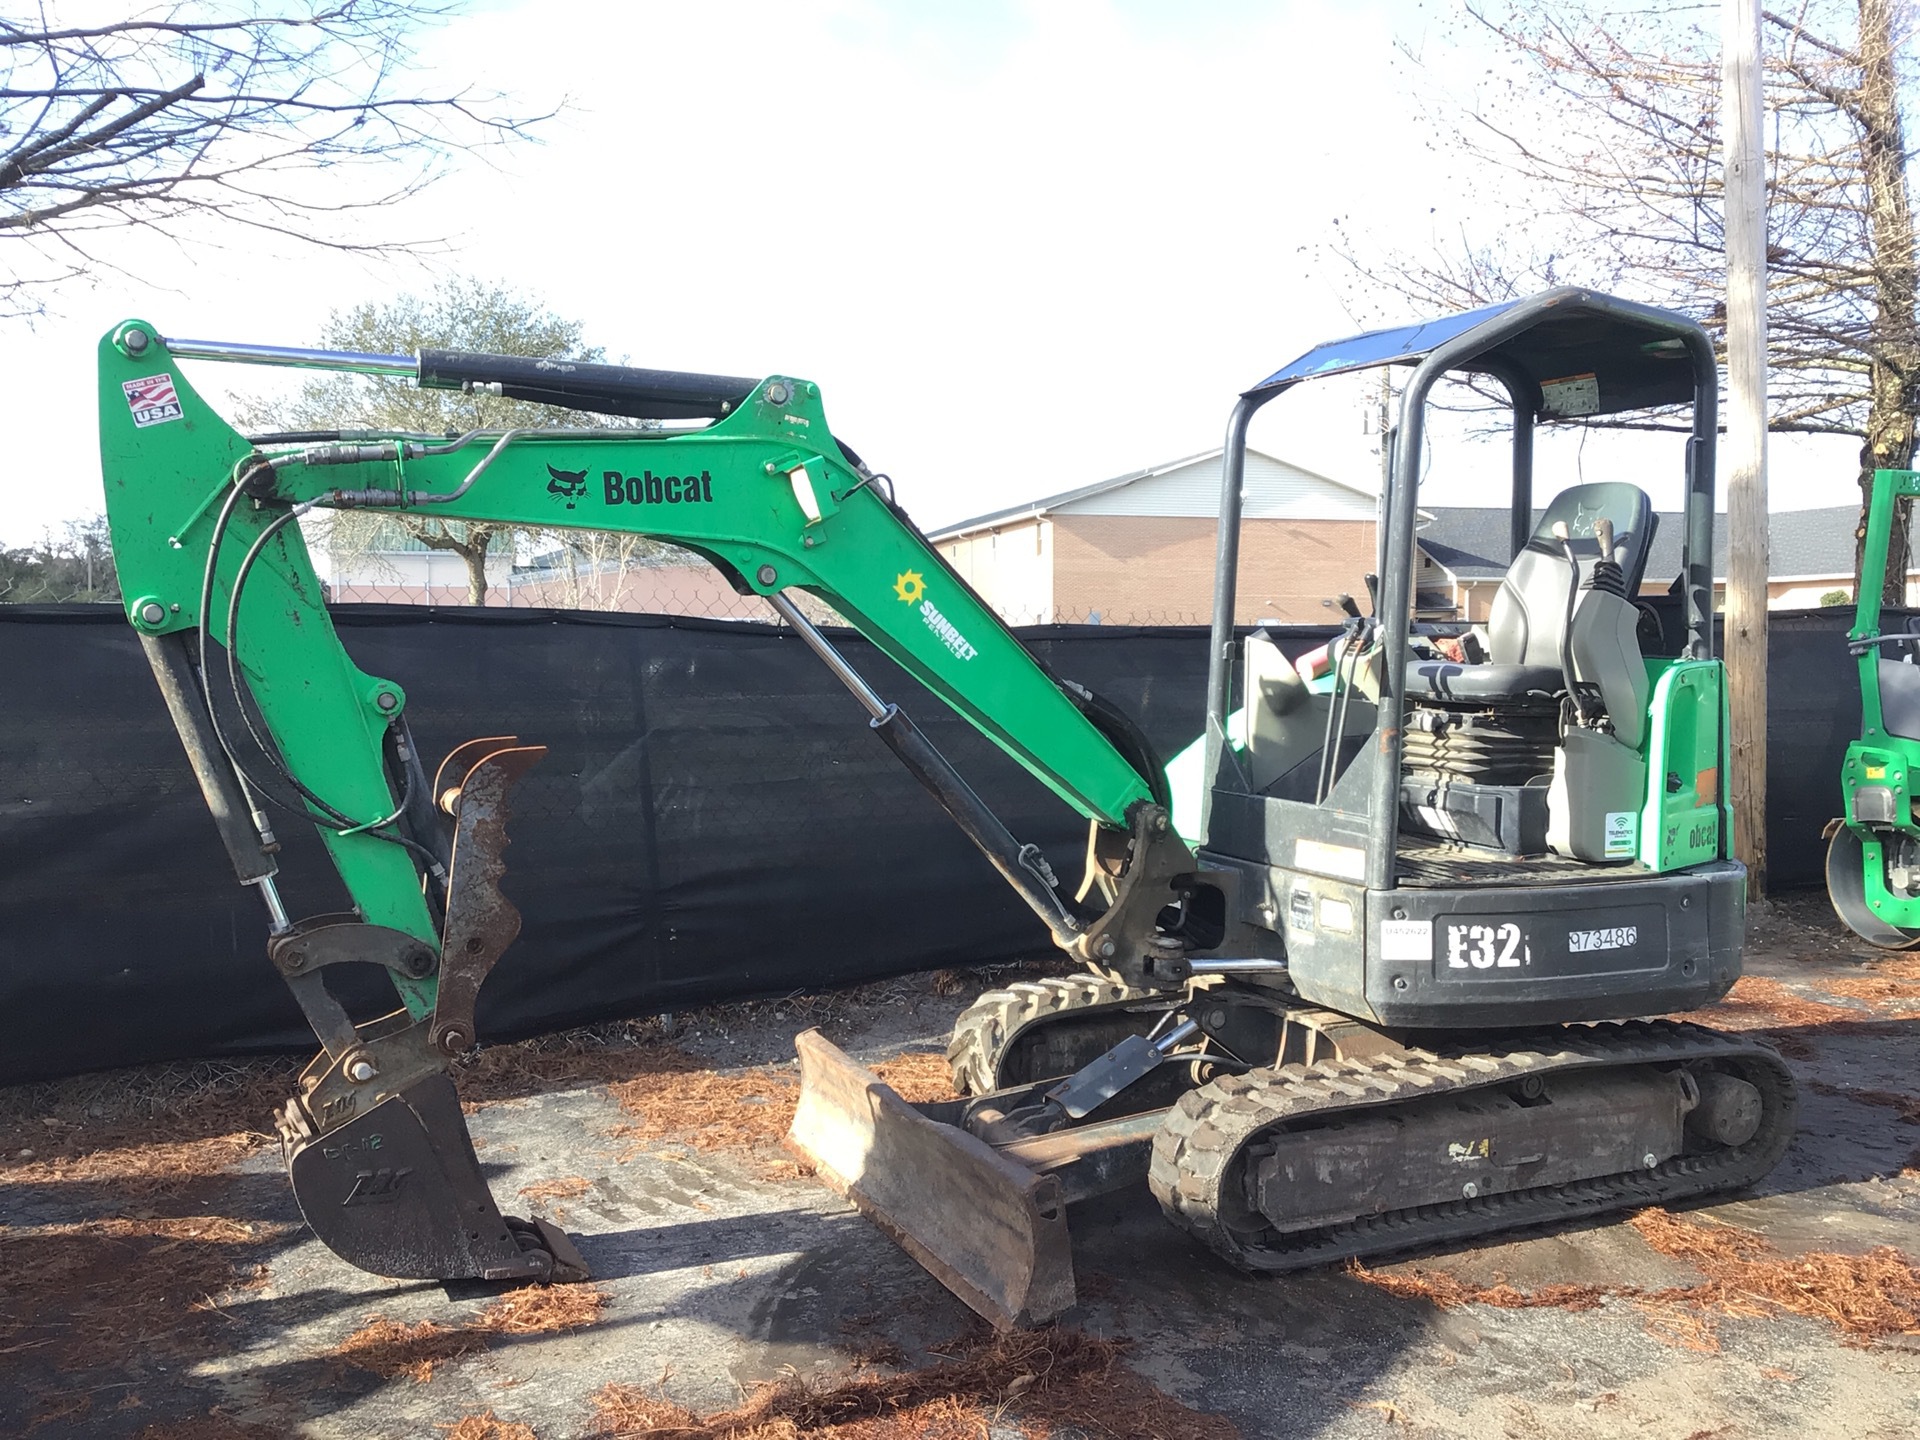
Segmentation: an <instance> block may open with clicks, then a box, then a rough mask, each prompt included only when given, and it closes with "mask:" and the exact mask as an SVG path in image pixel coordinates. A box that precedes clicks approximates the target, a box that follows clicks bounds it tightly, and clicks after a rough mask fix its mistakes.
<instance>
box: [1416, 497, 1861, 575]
mask: <svg viewBox="0 0 1920 1440" xmlns="http://www.w3.org/2000/svg"><path fill="white" fill-rule="evenodd" d="M1429 511H1430V513H1431V514H1432V516H1433V519H1432V521H1431V522H1430V523H1429V524H1428V525H1427V526H1425V528H1423V529H1422V530H1421V531H1420V532H1419V534H1418V535H1417V536H1416V537H1415V538H1416V539H1417V540H1418V541H1419V544H1420V548H1421V549H1423V550H1425V551H1426V552H1427V554H1428V555H1430V556H1432V557H1433V559H1434V561H1435V562H1436V563H1438V564H1440V565H1444V566H1445V567H1446V568H1447V569H1448V570H1449V571H1451V572H1452V574H1453V576H1454V578H1455V579H1456V580H1497V579H1499V578H1500V577H1501V576H1503V575H1505V574H1506V573H1507V543H1508V540H1507V517H1508V514H1509V512H1508V510H1507V507H1506V506H1504V505H1435V506H1431V507H1429ZM1543 513H1544V512H1543V511H1542V510H1541V509H1539V508H1538V507H1536V508H1535V510H1534V512H1533V518H1534V520H1535V522H1536V523H1537V522H1538V521H1539V519H1540V516H1541V515H1542V514H1543ZM1659 521H1660V523H1659V526H1658V528H1657V529H1656V530H1655V531H1654V536H1653V553H1652V554H1651V555H1649V556H1648V557H1647V569H1646V575H1647V578H1648V579H1649V580H1654V579H1657V578H1659V577H1661V576H1668V575H1678V574H1679V573H1680V548H1681V545H1680V542H1681V536H1682V535H1683V534H1684V533H1685V524H1686V520H1685V517H1684V516H1683V515H1682V514H1681V513H1680V512H1679V511H1677V510H1662V511H1660V512H1659ZM1859 523H1860V507H1859V506H1858V505H1827V506H1822V507H1820V508H1819V509H1814V510H1776V511H1774V512H1773V513H1772V514H1771V515H1769V516H1768V517H1767V555H1768V567H1767V568H1768V570H1769V571H1770V572H1771V575H1772V578H1773V579H1776V580H1787V579H1793V578H1797V577H1801V576H1806V577H1819V578H1826V577H1830V576H1831V577H1840V578H1845V577H1850V576H1851V575H1852V574H1853V532H1854V527H1855V526H1857V525H1858V524H1859ZM1726 562H1727V519H1726V516H1725V515H1724V514H1719V515H1715V516H1714V523H1713V573H1714V576H1715V578H1716V579H1718V578H1723V577H1724V576H1725V575H1726V573H1727V563H1726Z"/></svg>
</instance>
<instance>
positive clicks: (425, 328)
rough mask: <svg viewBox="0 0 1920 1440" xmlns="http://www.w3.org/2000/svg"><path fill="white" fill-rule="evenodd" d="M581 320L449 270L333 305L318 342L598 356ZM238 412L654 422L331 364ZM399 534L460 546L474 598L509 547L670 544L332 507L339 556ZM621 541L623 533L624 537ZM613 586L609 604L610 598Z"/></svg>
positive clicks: (292, 418)
mask: <svg viewBox="0 0 1920 1440" xmlns="http://www.w3.org/2000/svg"><path fill="white" fill-rule="evenodd" d="M583 335H584V327H583V326H582V324H581V322H580V321H578V320H564V319H562V318H560V317H559V316H557V315H555V314H553V313H552V312H551V311H549V310H547V309H546V308H545V307H544V306H542V305H541V304H540V303H539V302H538V301H537V300H534V299H532V298H530V297H528V296H526V295H522V294H520V293H518V292H516V291H514V290H511V289H509V288H508V287H506V286H504V285H498V284H492V283H488V282H485V281H479V280H450V281H447V282H445V283H443V284H441V285H439V286H438V287H436V288H435V289H434V290H433V291H431V292H430V293H428V294H426V295H402V296H400V297H398V298H397V299H395V300H393V301H391V302H389V303H386V304H373V303H369V304H365V305H360V306H357V307H356V308H354V309H352V310H348V311H342V312H337V313H335V314H334V315H333V316H332V318H330V319H329V320H328V321H327V323H326V325H325V326H324V327H323V328H322V330H321V334H320V337H319V343H320V345H321V346H322V347H324V348H326V349H329V350H355V351H362V352H370V353H374V354H399V355H410V354H413V353H414V352H416V351H419V350H423V349H432V348H441V349H449V350H466V351H478V352H483V353H487V354H493V355H524V356H530V357H537V358H546V359H563V358H564V359H568V360H585V361H599V360H604V359H605V358H606V356H605V352H604V351H603V350H602V349H600V348H599V347H597V346H589V345H587V344H586V343H585V342H584V339H583ZM239 419H240V421H241V424H242V425H243V426H244V427H246V428H248V429H253V430H334V429H342V428H353V429H370V430H398V431H411V432H417V433H426V434H442V433H445V434H456V435H457V434H465V433H466V432H467V431H469V430H506V429H510V428H513V427H515V426H546V427H551V428H560V429H566V428H579V427H582V426H596V427H619V426H632V427H635V428H644V426H645V423H646V422H642V421H636V420H630V419H626V418H623V417H617V416H596V415H587V414H584V413H582V412H580V411H577V410H565V409H558V408H556V407H553V406H550V405H535V404H532V403H530V402H528V401H524V400H506V399H500V398H497V397H494V396H489V395H485V394H477V393H467V392H465V391H459V390H423V389H420V388H418V387H417V386H414V385H412V384H410V383H408V382H406V381H401V380H395V379H389V378H384V377H375V376H366V375H324V376H316V377H315V378H313V379H311V380H309V381H307V382H306V384H305V385H303V386H302V387H301V389H300V392H299V394H298V395H296V396H294V397H292V398H290V399H287V400H283V401H274V402H269V403H266V404H259V405H254V406H250V407H243V408H242V410H241V413H240V416H239ZM396 535H405V536H409V537H411V538H412V539H414V540H416V541H418V542H419V543H420V544H422V545H424V546H426V547H427V548H428V549H429V550H439V551H445V552H448V553H451V554H454V555H457V556H459V557H460V560H461V562H462V564H463V565H464V566H465V569H466V577H467V603H468V604H470V605H483V604H485V603H486V599H487V592H488V589H489V582H488V579H487V564H488V560H489V558H490V557H498V556H502V555H505V556H507V557H509V559H511V558H512V556H513V555H514V552H515V550H516V548H519V549H525V550H553V549H556V548H557V549H561V550H563V551H564V552H565V554H567V555H569V556H574V557H576V558H575V561H574V563H575V568H576V573H577V571H578V565H579V562H580V559H582V558H584V559H585V560H586V561H587V562H588V564H589V565H592V564H594V563H597V562H605V561H606V560H608V559H610V558H611V559H614V560H617V561H620V562H628V561H633V560H635V559H638V558H644V557H645V556H648V555H650V554H652V553H654V552H656V551H658V550H659V549H661V548H662V547H660V546H659V545H658V544H656V543H655V542H653V541H648V540H641V539H639V538H638V537H634V536H624V537H613V538H612V539H608V540H595V539H591V538H582V537H581V536H580V535H578V534H575V533H574V532H568V531H552V532H548V531H539V532H529V533H526V534H523V535H522V534H516V532H515V529H514V527H511V526H506V525H497V524H492V523H481V522H471V523H470V522H466V521H460V520H439V519H433V518H429V517H426V516H418V515H382V514H377V513H375V512H372V511H341V512H337V513H334V514H332V515H331V517H330V519H329V520H328V522H327V524H326V526H325V531H324V543H325V544H326V546H327V547H328V549H329V551H330V553H331V554H332V555H333V557H334V558H335V560H336V561H341V562H346V563H349V564H359V565H362V566H364V565H367V564H372V565H375V566H377V565H379V564H380V563H382V562H381V560H380V558H379V557H380V556H381V555H382V554H383V547H386V546H388V545H389V544H390V542H391V540H392V539H393V537H395V536H396ZM616 542H617V543H616ZM574 588H575V591H576V592H577V593H578V594H579V595H581V596H583V597H589V598H590V597H596V596H600V595H602V594H604V593H606V592H607V589H608V583H607V582H605V581H598V582H595V583H593V584H590V585H586V586H579V585H576V586H575V587H574ZM615 604H617V590H616V591H615V595H614V598H613V599H612V600H609V601H608V602H607V604H606V605H605V606H604V607H602V606H597V605H592V604H588V605H587V606H585V607H584V608H613V606H614V605H615Z"/></svg>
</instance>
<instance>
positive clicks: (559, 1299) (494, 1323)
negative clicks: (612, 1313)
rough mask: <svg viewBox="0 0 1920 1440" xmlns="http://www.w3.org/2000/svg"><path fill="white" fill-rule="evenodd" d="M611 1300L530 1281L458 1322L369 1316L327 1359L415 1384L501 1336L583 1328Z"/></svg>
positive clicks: (593, 1289) (584, 1288) (586, 1290)
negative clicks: (402, 1320)
mask: <svg viewBox="0 0 1920 1440" xmlns="http://www.w3.org/2000/svg"><path fill="white" fill-rule="evenodd" d="M611 1298H612V1297H611V1296H609V1295H608V1294H607V1292H606V1291H604V1290H601V1289H599V1288H598V1287H597V1286H591V1285H529V1286H527V1287H525V1288H524V1289H520V1290H514V1291H512V1292H510V1293H508V1294H507V1295H505V1296H503V1297H502V1298H500V1299H499V1300H496V1301H495V1302H494V1303H493V1304H491V1305H489V1306H488V1307H487V1308H486V1309H485V1310H483V1311H481V1312H480V1314H479V1315H477V1316H475V1317H474V1318H473V1319H472V1320H470V1321H467V1322H465V1323H462V1324H455V1325H443V1324H441V1323H440V1322H439V1321H438V1320H421V1321H418V1322H416V1323H415V1324H412V1325H403V1324H401V1323H400V1322H399V1321H397V1320H389V1319H388V1318H387V1317H386V1316H384V1315H372V1316H369V1317H368V1319H367V1323H366V1324H364V1325H362V1326H361V1327H360V1328H359V1329H358V1330H356V1331H354V1332H353V1334H351V1335H349V1336H348V1337H347V1338H346V1339H345V1340H343V1341H341V1342H340V1344H339V1345H337V1346H335V1347H334V1348H333V1349H332V1350H330V1351H329V1352H327V1356H326V1358H327V1359H329V1360H331V1361H334V1362H335V1363H336V1364H341V1365H351V1366H353V1367H354V1368H355V1369H359V1370H366V1371H370V1372H371V1373H373V1374H375V1375H378V1376H379V1377H380V1378H381V1379H382V1380H394V1379H397V1378H399V1377H400V1376H402V1375H404V1376H407V1377H408V1378H409V1379H411V1380H412V1381H413V1382H414V1383H415V1384H416V1385H424V1384H426V1383H427V1382H428V1381H429V1380H431V1379H433V1371H434V1367H435V1366H437V1365H441V1364H444V1363H445V1362H447V1361H449V1360H458V1359H460V1358H462V1357H463V1356H467V1355H472V1354H476V1353H477V1352H479V1351H481V1350H485V1349H486V1348H487V1347H488V1346H490V1345H491V1344H492V1343H493V1342H494V1341H495V1340H496V1339H498V1338H499V1337H500V1336H503V1335H510V1336H511V1335H554V1334H560V1333H564V1332H567V1331H573V1330H580V1329H584V1328H585V1327H586V1326H588V1325H592V1324H594V1323H595V1322H596V1321H597V1320H599V1318H600V1314H601V1312H602V1311H603V1310H604V1309H605V1308H606V1306H607V1302H608V1301H609V1300H610V1299H611ZM462 1423H465V1422H464V1421H463V1422H462Z"/></svg>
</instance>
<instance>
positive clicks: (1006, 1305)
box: [787, 1030, 1074, 1330]
mask: <svg viewBox="0 0 1920 1440" xmlns="http://www.w3.org/2000/svg"><path fill="white" fill-rule="evenodd" d="M794 1048H795V1049H796V1050H797V1051H798V1052H799V1055H800V1103H799V1108H798V1109H797V1110H796V1111H795V1113H794V1117H793V1129H792V1130H791V1131H790V1132H789V1134H788V1136H787V1144H788V1146H789V1147H790V1148H791V1149H793V1150H795V1151H796V1152H798V1153H799V1154H800V1155H802V1156H804V1157H805V1158H806V1159H807V1160H808V1161H810V1162H811V1163H812V1164H813V1165H814V1167H815V1168H816V1169H817V1170H818V1171H819V1174H820V1178H821V1179H823V1180H824V1181H826V1182H827V1184H828V1185H830V1186H832V1187H833V1188H834V1189H835V1190H837V1191H839V1192H840V1194H842V1195H844V1196H845V1197H846V1198H847V1199H848V1200H850V1201H852V1202H853V1204H854V1205H855V1206H857V1207H858V1208H859V1210H860V1212H861V1213H862V1214H864V1215H865V1216H866V1217H867V1218H868V1219H870V1220H872V1221H873V1223H874V1224H875V1225H877V1226H879V1227H880V1229H881V1230H883V1231H885V1232H886V1234H887V1235H889V1236H891V1237H892V1239H893V1240H894V1241H895V1243H897V1244H898V1245H899V1246H900V1248H901V1249H903V1250H905V1251H906V1252H907V1253H908V1254H909V1255H911V1256H913V1258H914V1259H915V1260H918V1261H919V1262H920V1263H921V1264H922V1265H924V1266H925V1267H926V1268H927V1269H928V1270H929V1271H930V1272H931V1273H932V1274H933V1275H934V1277H935V1278H936V1279H938V1280H939V1281H940V1282H941V1283H942V1284H943V1285H945V1286H946V1287H947V1288H948V1289H949V1290H951V1291H953V1293H954V1294H955V1295H958V1296H959V1297H960V1298H961V1299H962V1300H964V1301H965V1302H966V1303H967V1304H968V1305H969V1306H971V1307H972V1308H973V1309H974V1310H975V1311H976V1312H978V1313H979V1314H980V1315H981V1316H982V1317H983V1318H985V1319H986V1320H988V1321H990V1322H991V1323H992V1324H993V1325H994V1326H995V1327H997V1328H999V1329H1001V1330H1008V1329H1012V1328H1014V1327H1016V1326H1023V1325H1038V1324H1041V1323H1043V1322H1045V1321H1047V1320H1050V1319H1052V1318H1053V1317H1054V1316H1056V1315H1058V1314H1060V1313H1061V1312H1062V1311H1063V1310H1067V1309H1069V1308H1071V1306H1072V1305H1073V1303H1074V1290H1073V1257H1072V1254H1071V1253H1070V1251H1069V1248H1068V1239H1067V1215H1066V1204H1065V1202H1064V1201H1063V1200H1062V1198H1061V1194H1060V1182H1059V1181H1058V1179H1056V1178H1055V1177H1053V1176H1051V1175H1039V1174H1035V1173H1034V1172H1032V1171H1029V1170H1027V1169H1025V1168H1023V1167H1022V1166H1020V1165H1018V1164H1016V1163H1015V1162H1014V1161H1012V1160H1010V1159H1008V1158H1007V1157H1006V1156H1004V1155H1001V1154H1000V1153H999V1152H998V1151H996V1150H995V1149H993V1147H992V1146H990V1145H988V1144H987V1143H986V1142H985V1141H983V1140H980V1139H979V1138H977V1137H976V1136H974V1135H970V1134H968V1133H967V1132H966V1131H965V1130H961V1129H958V1128H956V1127H954V1126H952V1125H942V1124H939V1123H937V1122H935V1121H933V1120H930V1119H928V1118H927V1117H926V1116H925V1115H922V1114H921V1113H920V1112H919V1111H918V1110H916V1109H914V1107H913V1106H911V1105H909V1104H908V1103H907V1102H906V1101H904V1100H902V1099H901V1098H900V1097H899V1095H897V1094H895V1093H894V1091H893V1090H892V1089H891V1088H890V1087H888V1086H887V1085H886V1084H885V1083H884V1082H883V1081H881V1080H880V1079H879V1078H878V1077H877V1076H876V1075H874V1073H873V1072H872V1071H870V1070H867V1069H864V1068H863V1067H861V1066H859V1065H856V1064H855V1063H854V1062H853V1061H852V1060H850V1059H848V1058H847V1056H846V1055H845V1054H843V1053H842V1052H841V1051H840V1050H839V1049H838V1048H837V1047H836V1046H834V1045H833V1044H832V1043H831V1042H830V1041H828V1040H827V1039H825V1038H824V1037H823V1036H822V1035H820V1033H819V1032H818V1031H815V1030H809V1031H807V1032H805V1033H804V1034H802V1035H800V1036H798V1037H796V1039H795V1041H794Z"/></svg>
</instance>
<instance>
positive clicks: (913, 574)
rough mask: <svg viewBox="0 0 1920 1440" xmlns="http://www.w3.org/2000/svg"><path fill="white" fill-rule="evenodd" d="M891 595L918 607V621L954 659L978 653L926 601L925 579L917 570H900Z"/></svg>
mask: <svg viewBox="0 0 1920 1440" xmlns="http://www.w3.org/2000/svg"><path fill="white" fill-rule="evenodd" d="M893 593H894V594H895V595H898V596H899V597H900V603H901V604H903V605H918V606H919V607H920V619H921V620H922V621H923V622H924V623H925V625H926V627H927V629H929V630H931V631H932V632H933V633H934V634H935V635H936V636H938V637H939V639H940V643H941V644H942V645H945V646H946V647H947V649H948V650H949V651H950V652H952V654H953V657H954V659H956V660H971V659H973V657H974V656H975V655H978V654H979V653H980V652H979V651H978V650H976V649H974V648H973V646H972V645H971V644H969V643H968V641H967V637H966V636H964V635H962V634H961V633H960V632H959V630H958V629H956V628H955V626H954V623H953V622H952V621H951V620H949V619H947V617H946V616H944V615H942V614H941V613H940V612H939V610H938V609H936V608H935V607H934V603H933V602H932V601H931V600H929V599H927V577H926V576H924V575H922V574H921V573H920V572H919V571H918V570H902V571H901V572H900V573H899V574H898V575H896V576H894V577H893Z"/></svg>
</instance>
